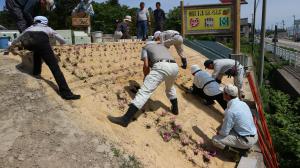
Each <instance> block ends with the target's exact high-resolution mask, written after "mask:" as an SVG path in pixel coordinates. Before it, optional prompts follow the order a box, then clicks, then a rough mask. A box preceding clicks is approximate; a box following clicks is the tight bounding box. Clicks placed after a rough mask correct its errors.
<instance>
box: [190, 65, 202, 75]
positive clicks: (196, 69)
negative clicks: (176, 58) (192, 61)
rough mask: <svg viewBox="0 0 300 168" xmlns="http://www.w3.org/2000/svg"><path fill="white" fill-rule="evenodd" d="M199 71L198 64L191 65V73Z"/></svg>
mask: <svg viewBox="0 0 300 168" xmlns="http://www.w3.org/2000/svg"><path fill="white" fill-rule="evenodd" d="M199 70H200V71H201V68H200V67H199V66H198V65H192V66H191V73H192V74H194V73H195V72H197V71H199Z"/></svg>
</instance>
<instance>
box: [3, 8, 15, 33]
mask: <svg viewBox="0 0 300 168" xmlns="http://www.w3.org/2000/svg"><path fill="white" fill-rule="evenodd" d="M0 20H1V22H0V24H1V25H2V26H4V27H6V28H7V29H11V30H12V29H14V30H16V29H17V28H16V24H15V22H12V20H13V18H12V17H11V15H10V14H9V13H8V12H7V11H0Z"/></svg>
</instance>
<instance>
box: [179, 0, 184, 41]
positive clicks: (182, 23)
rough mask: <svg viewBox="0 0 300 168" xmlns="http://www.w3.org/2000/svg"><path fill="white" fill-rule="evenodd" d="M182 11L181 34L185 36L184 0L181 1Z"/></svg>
mask: <svg viewBox="0 0 300 168" xmlns="http://www.w3.org/2000/svg"><path fill="white" fill-rule="evenodd" d="M180 11H181V35H182V37H185V20H184V19H185V18H184V3H183V0H182V1H180Z"/></svg>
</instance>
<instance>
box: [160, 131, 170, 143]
mask: <svg viewBox="0 0 300 168" xmlns="http://www.w3.org/2000/svg"><path fill="white" fill-rule="evenodd" d="M162 136H163V140H164V141H165V142H169V141H170V140H171V139H172V136H171V134H170V133H169V132H164V133H163V135H162Z"/></svg>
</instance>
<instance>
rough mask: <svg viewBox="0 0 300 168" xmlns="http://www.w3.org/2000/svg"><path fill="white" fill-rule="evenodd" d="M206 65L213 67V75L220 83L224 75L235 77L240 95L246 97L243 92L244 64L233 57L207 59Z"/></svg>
mask: <svg viewBox="0 0 300 168" xmlns="http://www.w3.org/2000/svg"><path fill="white" fill-rule="evenodd" d="M204 66H205V68H207V69H213V70H214V72H213V73H212V77H213V78H214V79H216V81H217V82H218V83H221V81H222V78H223V76H224V75H227V76H228V77H232V76H233V78H234V85H235V86H237V87H238V89H239V97H240V98H243V97H244V92H243V79H244V73H245V71H244V66H243V65H241V64H240V63H239V62H238V61H235V60H233V59H216V60H206V61H205V62H204Z"/></svg>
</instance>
